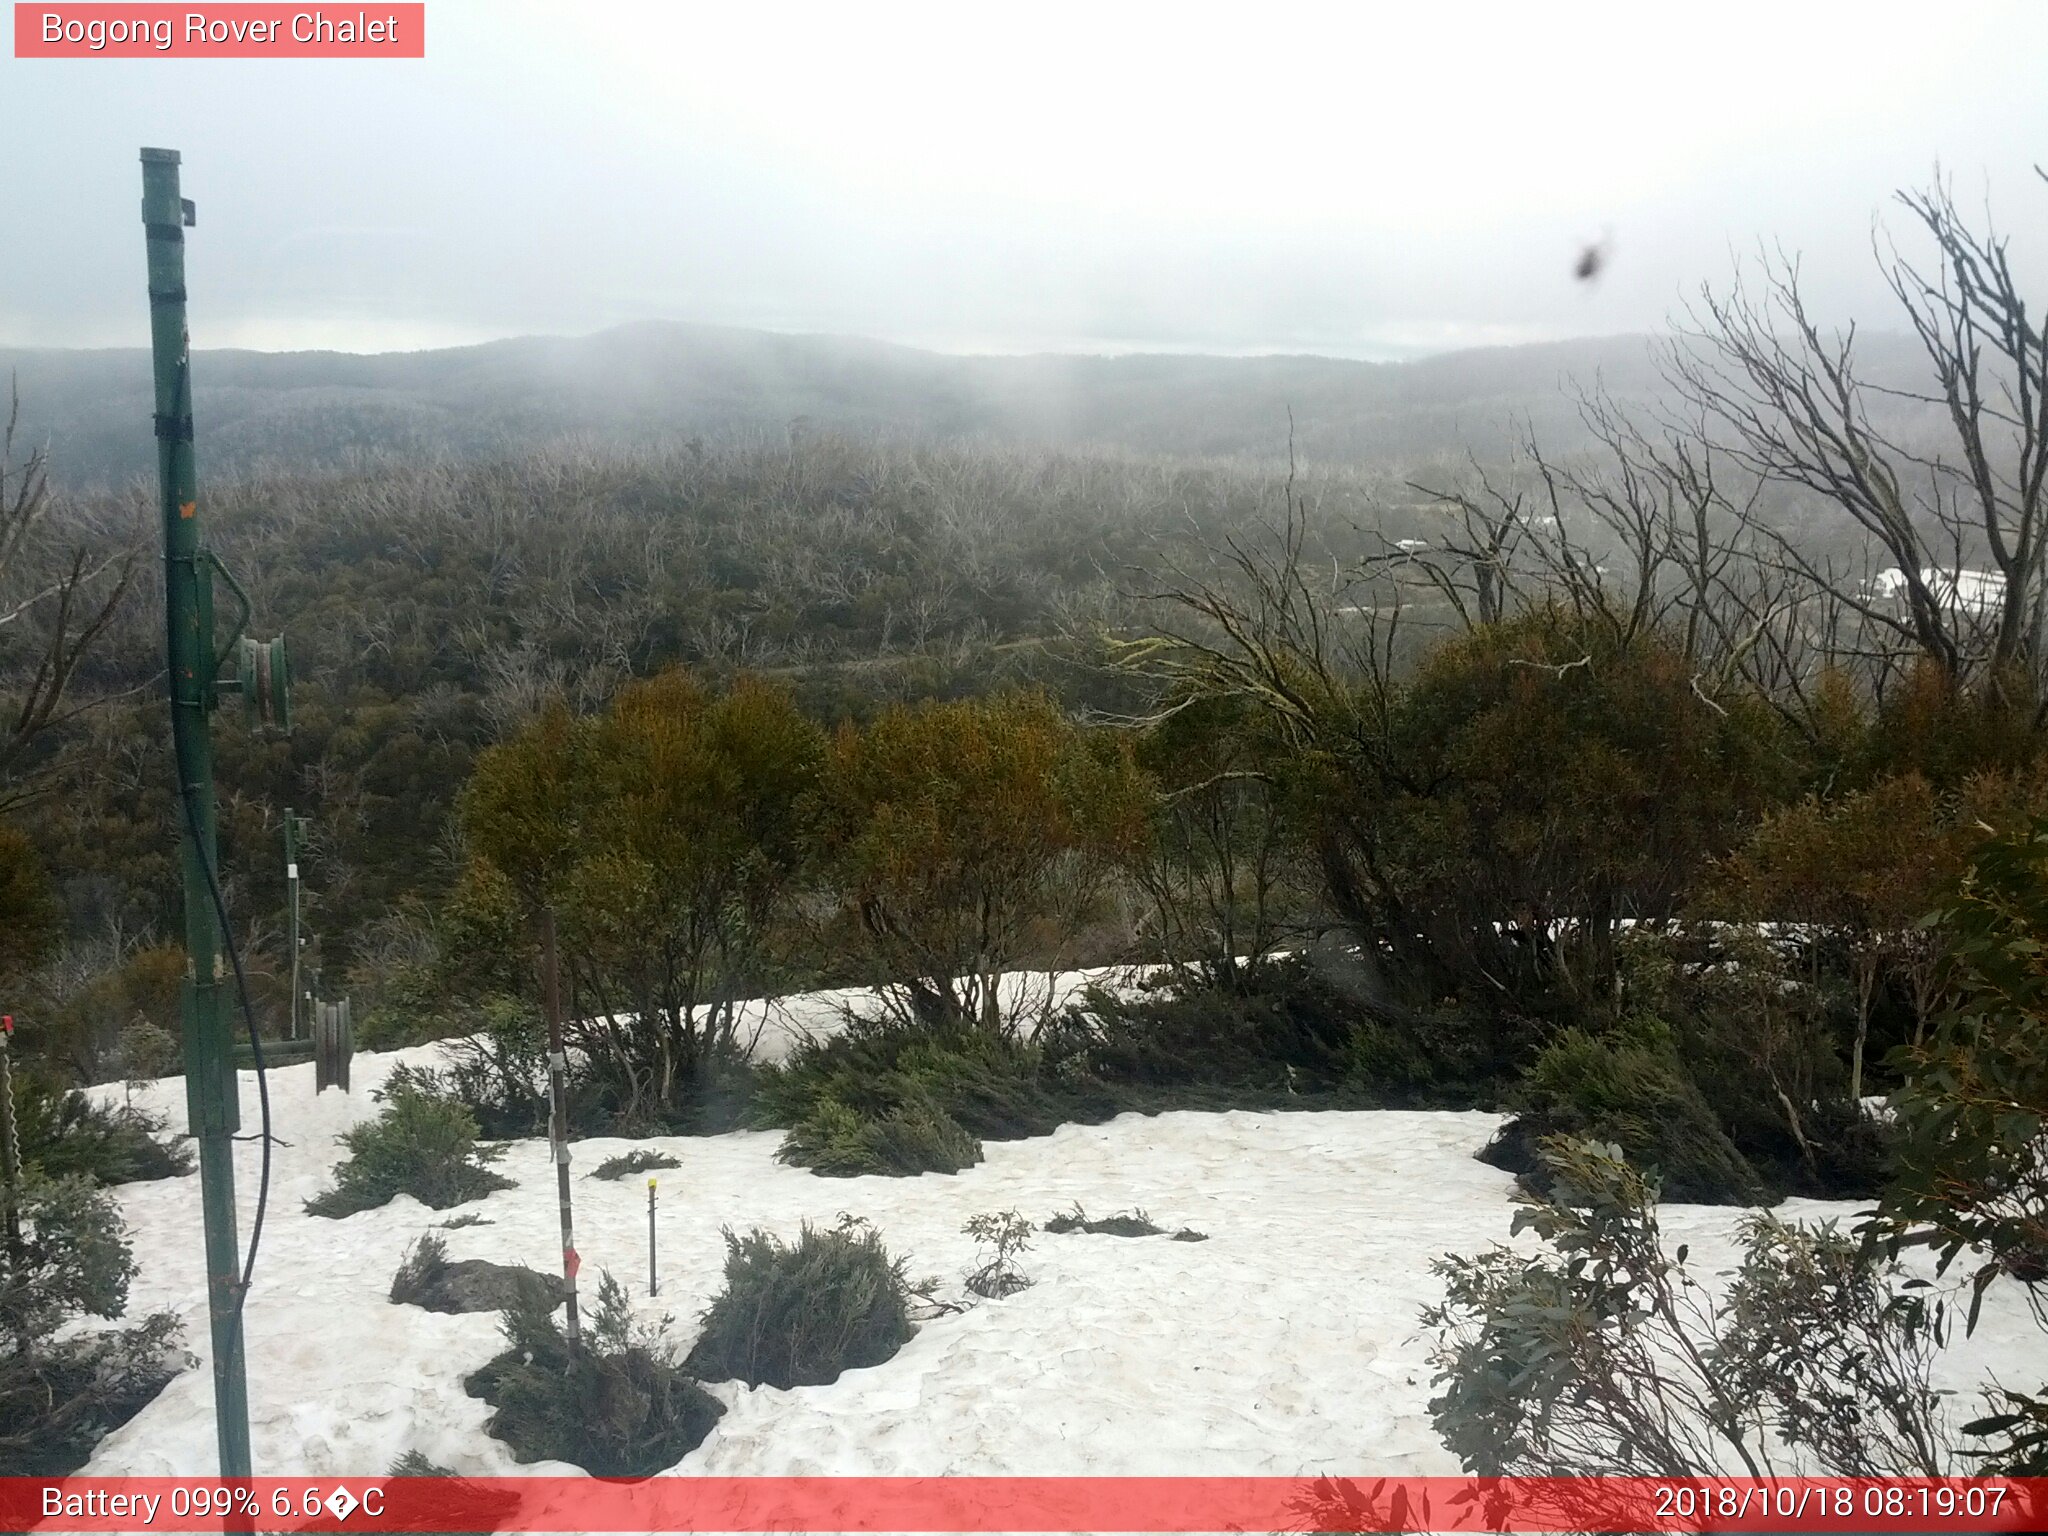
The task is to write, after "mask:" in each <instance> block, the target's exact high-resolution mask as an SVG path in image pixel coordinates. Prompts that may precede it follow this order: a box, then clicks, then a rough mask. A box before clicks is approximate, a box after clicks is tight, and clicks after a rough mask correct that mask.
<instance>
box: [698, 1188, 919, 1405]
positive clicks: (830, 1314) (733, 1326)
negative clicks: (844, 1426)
mask: <svg viewBox="0 0 2048 1536" xmlns="http://www.w3.org/2000/svg"><path fill="white" fill-rule="evenodd" d="M914 1332H916V1329H915V1328H914V1327H913V1326H912V1324H911V1321H910V1289H909V1286H908V1284H907V1283H906V1281H905V1279H904V1271H903V1264H902V1262H901V1261H900V1260H896V1259H892V1258H891V1257H890V1256H889V1253H888V1250H887V1249H885V1248H884V1247H883V1246H882V1239H881V1236H880V1234H878V1233H877V1232H876V1231H875V1230H874V1228H873V1227H871V1226H869V1225H868V1223H867V1222H865V1221H864V1220H861V1219H860V1218H858V1217H853V1216H847V1217H842V1218H841V1219H840V1221H839V1222H838V1224H837V1225H835V1226H832V1227H829V1228H826V1229H824V1230H822V1231H821V1230H819V1229H818V1228H815V1227H813V1226H811V1225H810V1224H809V1223H805V1225H804V1228H803V1231H802V1233H801V1235H800V1236H799V1237H798V1238H797V1241H796V1243H795V1245H794V1246H789V1245H786V1244H784V1243H782V1242H781V1241H780V1240H778V1239H777V1238H775V1237H774V1236H773V1235H771V1234H770V1233H767V1232H764V1231H761V1230H760V1229H758V1228H757V1229H756V1230H754V1231H752V1232H749V1233H748V1234H747V1235H746V1236H744V1237H739V1236H736V1235H734V1234H733V1233H732V1232H731V1231H730V1230H728V1231H727V1232H726V1234H725V1289H724V1290H723V1291H721V1292H720V1293H719V1294H718V1296H717V1297H716V1298H715V1299H714V1300H713V1301H712V1303H711V1306H710V1307H709V1308H708V1309H707V1310H706V1311H705V1313H704V1332H703V1335H702V1337H700V1338H699V1339H698V1340H697V1343H696V1345H695V1347H693V1348H692V1349H691V1351H690V1354H689V1358H688V1359H687V1360H686V1361H685V1362H684V1364H685V1366H686V1367H687V1368H688V1369H689V1370H690V1371H692V1372H694V1373H695V1374H696V1375H697V1376H699V1377H701V1378H702V1379H704V1380H706V1381H729V1380H733V1379H738V1380H740V1381H744V1382H747V1383H748V1384H749V1385H752V1386H756V1387H764V1386H765V1387H783V1388H788V1387H813V1386H823V1385H824V1384H825V1383H827V1382H831V1381H837V1380H838V1379H839V1376H840V1373H841V1372H843V1371H851V1370H859V1369H862V1368H864V1367H866V1366H871V1365H880V1364H881V1363H882V1362H883V1361H884V1360H887V1359H888V1358H889V1357H890V1356H891V1355H893V1354H895V1353H896V1351H897V1350H899V1349H901V1348H902V1347H903V1345H904V1344H905V1343H906V1342H907V1341H908V1340H909V1338H910V1336H911V1335H912V1334H913V1333H914Z"/></svg>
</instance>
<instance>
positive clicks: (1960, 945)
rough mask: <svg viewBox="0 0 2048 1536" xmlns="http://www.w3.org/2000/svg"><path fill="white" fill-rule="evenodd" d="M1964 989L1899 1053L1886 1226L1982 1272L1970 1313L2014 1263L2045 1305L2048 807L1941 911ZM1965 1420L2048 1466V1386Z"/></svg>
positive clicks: (2001, 1454)
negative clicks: (1894, 1159) (2047, 814)
mask: <svg viewBox="0 0 2048 1536" xmlns="http://www.w3.org/2000/svg"><path fill="white" fill-rule="evenodd" d="M1941 926H1942V930H1943V937H1944V939H1945V941H1946V946H1947V950H1948V957H1949V959H1950V961H1951V962H1952V964H1953V966H1954V977H1953V992H1952V995H1951V998H1950V1002H1949V1006H1948V1008H1947V1009H1946V1010H1945V1011H1944V1012H1943V1013H1942V1014H1941V1016H1940V1018H1939V1020H1938V1023H1937V1025H1936V1028H1935V1030H1934V1032H1933V1033H1932V1034H1931V1035H1930V1036H1929V1038H1928V1039H1927V1040H1926V1041H1925V1042H1924V1043H1923V1044H1922V1045H1920V1046H1906V1047H1903V1048H1901V1049H1900V1050H1899V1051H1898V1052H1896V1053H1895V1057H1894V1061H1893V1065H1894V1066H1895V1068H1896V1069H1898V1070H1899V1071H1900V1072H1901V1074H1902V1075H1903V1077H1904V1079H1905V1081H1904V1085H1903V1086H1902V1087H1901V1088H1900V1089H1899V1090H1898V1091H1897V1092H1895V1093H1894V1094H1893V1095H1892V1098H1891V1106H1892V1110H1893V1113H1894V1114H1895V1116H1896V1118H1897V1124H1898V1130H1899V1137H1900V1140H1899V1146H1898V1154H1897V1155H1898V1163H1897V1177H1896V1179H1895V1181H1894V1182H1893V1184H1892V1186H1891V1187H1890V1188H1889V1189H1888V1190H1887V1191H1886V1192H1885V1199H1884V1203H1883V1206H1882V1207H1881V1209H1880V1213H1879V1219H1878V1221H1877V1222H1876V1223H1875V1224H1874V1232H1873V1235H1875V1236H1878V1237H1881V1238H1883V1239H1884V1240H1885V1242H1886V1243H1887V1245H1888V1246H1889V1247H1890V1248H1891V1250H1892V1251H1894V1252H1896V1251H1897V1250H1898V1249H1899V1248H1901V1247H1904V1246H1921V1247H1926V1248H1929V1249H1931V1250H1932V1251H1933V1252H1934V1253H1935V1254H1936V1255H1937V1256H1938V1264H1939V1269H1940V1272H1941V1273H1943V1274H1946V1273H1947V1272H1948V1271H1949V1270H1950V1268H1951V1267H1953V1266H1955V1265H1956V1263H1957V1261H1958V1260H1960V1261H1961V1262H1962V1271H1961V1272H1962V1273H1963V1274H1966V1275H1967V1276H1968V1277H1969V1289H1970V1298H1971V1299H1970V1305H1969V1310H1968V1312H1967V1314H1966V1318H1967V1325H1968V1326H1969V1327H1970V1328H1972V1329H1974V1328H1975V1327H1976V1324H1977V1318H1978V1307H1979V1305H1980V1304H1981V1302H1982V1300H1983V1297H1984V1294H1985V1292H1986V1291H1987V1290H1988V1289H1989V1288H1990V1287H1991V1286H1992V1284H1993V1283H1994V1282H1996V1281H1998V1280H1999V1279H2000V1278H2001V1277H2010V1279H2012V1280H2017V1281H2019V1282H2020V1283H2021V1284H2023V1285H2025V1286H2026V1287H2027V1288H2028V1290H2029V1292H2030V1293H2031V1295H2030V1299H2031V1300H2032V1301H2033V1303H2034V1316H2035V1318H2036V1320H2037V1321H2039V1320H2040V1319H2041V1318H2042V1315H2043V1314H2042V1310H2041V1305H2040V1303H2041V1286H2042V1284H2043V1282H2044V1281H2048V819H2044V820H2039V821H2036V822H2035V823H2034V824H2033V825H2032V826H2031V827H2029V828H2027V829H2026V830H2024V831H2021V832H2017V833H2014V834H2011V835H2009V836H2006V837H2001V838H1998V839H1996V840H1993V841H1989V842H1987V843H1985V844H1984V845H1982V846H1981V847H1979V848H1978V849H1977V850H1976V852H1975V854H1974V857H1973V859H1972V862H1971V866H1970V868H1969V870H1968V871H1967V873H1966V874H1965V875H1964V876H1963V878H1962V879H1961V881H1960V882H1959V883H1958V885H1957V887H1956V889H1955V890H1954V892H1953V893H1952V894H1951V896H1950V898H1949V901H1948V905H1947V907H1946V909H1945V911H1944V912H1943V914H1942V924H1941ZM1995 1406H1996V1411H1995V1412H1992V1413H1989V1414H1987V1415H1985V1416H1984V1417H1983V1418H1981V1419H1978V1420H1975V1421H1973V1422H1972V1423H1970V1424H1968V1425H1966V1426H1965V1432H1966V1433H1968V1434H1970V1435H1972V1436H1973V1437H1975V1438H1976V1439H1977V1443H1978V1447H1979V1448H1978V1449H1976V1450H1973V1451H1972V1452H1971V1455H1972V1456H1973V1457H1975V1458H1977V1459H1978V1460H1979V1461H1980V1462H1981V1464H1982V1465H1981V1468H1980V1470H1982V1471H1984V1472H1987V1473H1997V1474H2000V1475H2005V1476H2020V1477H2039V1476H2044V1475H2048V1390H2043V1389H2040V1388H2033V1389H2028V1388H2023V1387H2019V1386H2016V1385H2015V1386H2013V1387H2010V1388H2005V1389H2001V1390H2000V1391H1999V1392H1997V1393H1996V1394H1995Z"/></svg>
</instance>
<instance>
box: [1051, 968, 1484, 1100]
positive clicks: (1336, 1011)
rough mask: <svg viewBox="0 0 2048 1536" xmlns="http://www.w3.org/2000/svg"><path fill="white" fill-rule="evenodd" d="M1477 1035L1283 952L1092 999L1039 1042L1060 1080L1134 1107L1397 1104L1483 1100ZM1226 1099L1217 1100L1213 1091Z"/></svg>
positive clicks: (1344, 973)
mask: <svg viewBox="0 0 2048 1536" xmlns="http://www.w3.org/2000/svg"><path fill="white" fill-rule="evenodd" d="M1481 1040H1482V1036H1481V1034H1480V1032H1478V1031H1475V1030H1474V1029H1473V1028H1472V1027H1471V1026H1470V1024H1469V1022H1468V1021H1465V1020H1463V1019H1461V1018H1458V1017H1456V1016H1455V1015H1454V1014H1453V1015H1437V1014H1431V1013H1423V1012H1417V1011H1414V1010H1411V1009H1407V1008H1404V1007H1400V1006H1397V1005H1395V1004H1393V1003H1391V1002H1389V1001H1386V1000H1384V999H1382V1000H1379V1001H1375V1000H1374V999H1373V996H1372V989H1371V988H1370V987H1369V986H1368V985H1367V983H1366V980H1365V977H1364V975H1363V973H1362V972H1361V971H1360V970H1359V968H1358V967H1357V966H1356V964H1355V963H1354V962H1353V961H1352V960H1351V959H1350V958H1349V957H1342V956H1330V957H1318V958H1310V957H1308V956H1302V955H1290V956H1284V957H1281V958H1278V959H1273V960H1266V961H1261V962H1260V963H1258V964H1255V965H1244V966H1240V967H1237V968H1236V969H1235V970H1234V971H1233V972H1232V973H1231V975H1230V976H1228V977H1227V978H1217V977H1214V976H1211V975H1209V974H1206V973H1202V972H1197V971H1192V970H1190V971H1183V972H1175V973H1171V974H1169V975H1168V976H1167V977H1165V978H1164V979H1163V980H1161V981H1160V982H1158V983H1157V984H1155V985H1153V986H1150V987H1148V988H1146V989H1145V990H1144V991H1143V992H1142V993H1140V994H1139V995H1138V996H1135V997H1130V996H1124V995H1120V994H1117V993H1112V992H1108V991H1105V990H1100V989H1098V990H1096V991H1093V992H1091V993H1090V994H1089V997H1088V1000H1087V1004H1086V1006H1085V1007H1084V1008H1079V1009H1074V1010H1071V1011H1070V1012H1069V1013H1068V1014H1067V1015H1066V1017H1065V1018H1063V1019H1062V1020H1060V1021H1059V1023H1058V1024H1057V1026H1056V1027H1055V1028H1054V1029H1052V1030H1050V1031H1048V1032H1047V1033H1046V1035H1045V1036H1044V1037H1043V1045H1044V1049H1045V1051H1046V1054H1047V1055H1048V1057H1050V1058H1052V1059H1053V1061H1054V1062H1055V1064H1056V1065H1057V1067H1058V1069H1059V1071H1060V1072H1061V1074H1062V1075H1064V1076H1069V1077H1074V1078H1078V1079H1081V1080H1086V1081H1090V1082H1093V1083H1097V1084H1100V1085H1101V1089H1100V1090H1099V1091H1102V1092H1106V1093H1107V1094H1109V1095H1112V1096H1114V1097H1115V1099H1116V1100H1117V1101H1118V1102H1119V1103H1121V1104H1124V1105H1126V1106H1128V1107H1132V1108H1155V1107H1165V1106H1170V1105H1172V1104H1174V1103H1175V1102H1177V1101H1179V1100H1182V1099H1184V1098H1185V1097H1186V1095H1185V1094H1184V1093H1180V1092H1176V1090H1189V1089H1201V1090H1206V1091H1205V1092H1204V1093H1202V1094H1199V1095H1196V1096H1195V1097H1196V1100H1197V1101H1198V1102H1201V1103H1204V1104H1207V1103H1215V1102H1230V1097H1229V1096H1235V1097H1236V1099H1237V1101H1239V1102H1244V1103H1248V1104H1258V1105H1263V1104H1274V1103H1279V1102H1284V1101H1285V1100H1287V1099H1290V1098H1297V1097H1301V1096H1303V1095H1309V1096H1316V1095H1322V1096H1329V1097H1332V1098H1335V1099H1338V1100H1342V1101H1346V1102H1355V1103H1359V1104H1375V1105H1386V1106H1401V1107H1425V1106H1427V1107H1443V1108H1467V1107H1469V1106H1471V1105H1472V1104H1473V1103H1475V1102H1480V1101H1482V1100H1484V1099H1486V1098H1488V1097H1489V1096H1490V1094H1491V1085H1490V1084H1489V1082H1488V1071H1489V1068H1488V1065H1487V1060H1486V1057H1485V1055H1484V1053H1483V1052H1482V1050H1481V1049H1480V1042H1481ZM1219 1094H1221V1095H1224V1096H1225V1097H1224V1098H1222V1099H1221V1100H1219V1098H1218V1095H1219Z"/></svg>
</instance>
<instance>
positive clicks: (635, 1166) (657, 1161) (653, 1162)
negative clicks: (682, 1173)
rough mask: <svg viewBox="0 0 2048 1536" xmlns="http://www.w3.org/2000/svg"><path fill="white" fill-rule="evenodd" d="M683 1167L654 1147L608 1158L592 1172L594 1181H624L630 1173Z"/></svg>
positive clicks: (640, 1148) (636, 1149)
mask: <svg viewBox="0 0 2048 1536" xmlns="http://www.w3.org/2000/svg"><path fill="white" fill-rule="evenodd" d="M682 1166H683V1165H682V1164H681V1163H679V1162H677V1161H676V1160H675V1159H674V1158H672V1157H670V1156H669V1155H668V1154H667V1153H666V1152H657V1151H655V1150H654V1149H653V1148H652V1147H635V1148H634V1149H633V1150H632V1151H631V1152H621V1153H620V1154H619V1155H618V1156H617V1157H608V1158H606V1159H605V1160H604V1161H603V1162H601V1163H599V1164H598V1165H597V1166H596V1167H595V1168H593V1169H591V1170H590V1176H591V1177H592V1178H593V1179H623V1178H624V1177H625V1176H626V1175H627V1174H629V1173H646V1172H647V1171H648V1170H649V1169H653V1168H680V1167H682Z"/></svg>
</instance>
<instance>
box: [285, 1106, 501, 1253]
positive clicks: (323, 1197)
mask: <svg viewBox="0 0 2048 1536" xmlns="http://www.w3.org/2000/svg"><path fill="white" fill-rule="evenodd" d="M393 1077H394V1079H395V1081H388V1082H387V1083H386V1084H385V1086H384V1088H383V1089H382V1090H380V1094H379V1097H381V1098H382V1099H383V1101H384V1112H383V1114H381V1115H379V1116H378V1117H377V1118H376V1119H375V1120H372V1121H370V1122H368V1123H367V1124H364V1125H358V1126H355V1127H354V1128H352V1129H351V1130H349V1131H348V1132H347V1133H346V1134H345V1135H344V1136H343V1137H342V1145H343V1146H345V1147H347V1148H348V1152H349V1156H348V1160H347V1161H346V1162H343V1163H338V1164H336V1165H335V1169H334V1188H332V1189H330V1190H327V1191H325V1192H324V1193H322V1194H319V1195H315V1196H314V1197H313V1198H312V1199H311V1200H308V1201H307V1202H306V1210H307V1212H308V1213H309V1214H310V1215H314V1216H336V1217H339V1216H350V1215H353V1214H354V1213H355V1212H357V1211H367V1210H370V1209H372V1208H373V1207H375V1206H380V1205H384V1204H386V1203H388V1202H389V1201H390V1199H391V1198H392V1196H394V1195H400V1194H406V1195H411V1196H412V1197H413V1199H415V1200H417V1201H419V1202H420V1204H422V1205H425V1206H430V1207H432V1208H433V1209H434V1210H437V1211H438V1210H445V1209H447V1208H448V1207H449V1206H451V1205H460V1204H462V1203H463V1202H464V1201H465V1200H478V1199H481V1198H482V1197H483V1196H485V1195H488V1194H490V1193H491V1192H492V1191H493V1190H499V1189H510V1188H511V1187H512V1181H511V1180H510V1179H508V1178H505V1177H504V1176H503V1175H502V1174H498V1173H494V1172H492V1170H491V1169H490V1168H489V1167H488V1166H487V1165H488V1164H490V1163H492V1162H495V1161H496V1160H497V1159H498V1158H500V1157H502V1156H503V1155H504V1149H503V1148H502V1147H479V1146H478V1145H477V1139H476V1138H477V1128H476V1121H475V1120H474V1119H473V1118H471V1116H470V1113H469V1111H468V1109H467V1108H465V1107H464V1106H463V1105H461V1104H459V1103H457V1102H456V1101H455V1100H453V1099H451V1098H446V1097H443V1096H440V1095H438V1094H435V1093H431V1092H429V1091H427V1090H426V1089H425V1088H423V1087H421V1086H420V1084H419V1083H418V1082H417V1081H416V1080H414V1079H412V1078H398V1076H397V1074H393Z"/></svg>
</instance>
